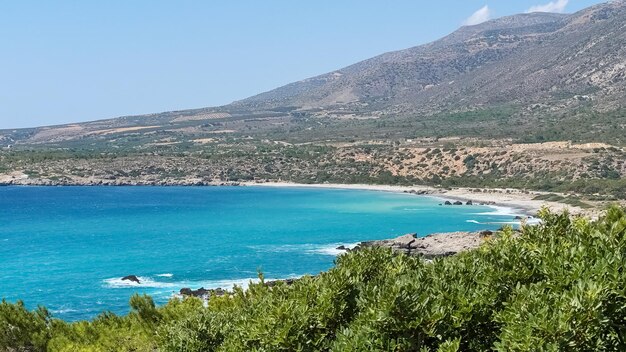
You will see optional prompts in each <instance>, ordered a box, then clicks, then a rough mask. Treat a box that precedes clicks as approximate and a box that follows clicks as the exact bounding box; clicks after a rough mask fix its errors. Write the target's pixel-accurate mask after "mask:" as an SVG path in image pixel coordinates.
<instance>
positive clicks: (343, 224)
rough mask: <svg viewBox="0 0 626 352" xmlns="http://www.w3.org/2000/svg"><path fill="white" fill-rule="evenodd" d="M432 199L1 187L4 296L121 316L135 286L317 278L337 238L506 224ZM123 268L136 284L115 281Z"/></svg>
mask: <svg viewBox="0 0 626 352" xmlns="http://www.w3.org/2000/svg"><path fill="white" fill-rule="evenodd" d="M439 203H441V200H439V199H436V198H428V197H419V196H414V195H408V194H395V193H386V192H376V191H360V190H330V189H309V188H270V187H0V297H4V298H6V299H7V300H9V301H12V302H14V301H16V300H18V299H21V300H23V301H24V302H25V303H26V305H27V306H28V307H31V308H32V307H36V306H37V305H45V306H46V307H48V308H49V309H50V310H51V311H52V312H53V314H54V316H56V317H59V318H62V319H67V320H76V319H89V318H93V317H94V316H96V315H97V314H98V313H100V312H101V311H103V310H110V311H113V312H115V313H126V312H127V311H128V299H129V297H130V296H131V295H132V294H133V293H134V292H140V293H148V294H150V295H152V296H153V297H154V298H155V300H156V301H157V302H158V303H164V302H166V301H167V300H168V298H170V297H171V295H172V293H173V292H178V290H179V289H180V288H182V287H192V288H198V287H200V286H204V287H205V288H215V287H223V288H229V287H232V285H233V283H240V284H244V283H246V282H248V280H249V279H250V278H256V276H257V271H258V270H261V271H262V272H263V273H264V275H265V277H266V278H286V277H296V276H300V275H303V274H316V273H318V272H320V271H323V270H327V269H328V268H330V267H331V266H332V265H333V260H334V259H335V255H336V251H335V250H334V248H335V247H336V246H338V245H339V244H353V243H356V242H359V241H362V240H372V239H382V238H390V237H393V236H397V235H402V234H405V233H409V232H417V233H418V234H420V235H426V234H428V233H433V232H442V231H456V230H477V229H485V228H497V227H499V226H500V225H499V224H496V223H494V222H506V221H510V220H512V216H511V215H500V214H499V213H498V212H495V213H494V212H493V209H491V208H487V207H481V206H439V205H438V204H439ZM468 220H470V222H468ZM471 221H475V222H482V223H483V224H478V223H475V222H471ZM486 222H488V223H492V224H489V225H485V224H484V223H486ZM129 274H134V275H137V276H140V277H141V278H142V280H143V283H142V284H141V285H132V284H129V283H128V282H122V281H120V278H121V277H122V276H125V275H129Z"/></svg>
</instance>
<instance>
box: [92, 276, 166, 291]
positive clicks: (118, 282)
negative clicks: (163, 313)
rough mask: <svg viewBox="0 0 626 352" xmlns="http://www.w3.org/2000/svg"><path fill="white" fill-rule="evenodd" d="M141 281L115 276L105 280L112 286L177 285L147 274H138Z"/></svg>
mask: <svg viewBox="0 0 626 352" xmlns="http://www.w3.org/2000/svg"><path fill="white" fill-rule="evenodd" d="M137 278H138V279H139V282H138V283H137V282H134V281H130V280H122V278H121V277H113V278H110V279H105V280H103V281H104V283H105V284H106V285H107V286H108V287H111V288H126V287H146V288H166V287H175V286H176V285H175V284H174V283H172V282H159V281H155V280H153V279H152V278H149V277H145V276H137Z"/></svg>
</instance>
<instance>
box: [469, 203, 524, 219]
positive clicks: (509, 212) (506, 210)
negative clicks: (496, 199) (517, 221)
mask: <svg viewBox="0 0 626 352" xmlns="http://www.w3.org/2000/svg"><path fill="white" fill-rule="evenodd" d="M489 207H490V208H492V209H494V210H492V211H486V212H480V213H474V215H482V216H489V215H491V216H525V215H526V214H524V212H523V211H522V210H520V209H516V208H511V207H503V206H499V205H489Z"/></svg>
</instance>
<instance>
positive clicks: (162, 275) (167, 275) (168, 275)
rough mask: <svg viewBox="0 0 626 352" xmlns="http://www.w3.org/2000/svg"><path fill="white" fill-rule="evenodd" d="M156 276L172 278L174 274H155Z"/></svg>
mask: <svg viewBox="0 0 626 352" xmlns="http://www.w3.org/2000/svg"><path fill="white" fill-rule="evenodd" d="M156 276H158V277H172V276H174V274H171V273H165V274H157V275H156Z"/></svg>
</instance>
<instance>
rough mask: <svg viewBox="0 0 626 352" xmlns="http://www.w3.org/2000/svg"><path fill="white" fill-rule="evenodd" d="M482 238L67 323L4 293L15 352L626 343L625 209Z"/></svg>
mask: <svg viewBox="0 0 626 352" xmlns="http://www.w3.org/2000/svg"><path fill="white" fill-rule="evenodd" d="M542 217H543V219H544V224H543V225H540V226H535V227H526V228H524V230H523V232H522V234H520V235H516V234H514V232H513V231H512V230H511V229H507V230H504V231H503V232H502V233H500V234H499V235H498V236H497V238H495V239H493V240H490V241H488V242H487V243H485V245H483V246H482V247H481V248H480V249H478V250H474V251H471V252H468V253H464V254H460V255H457V256H454V257H448V258H445V259H438V260H435V261H434V262H432V263H425V262H423V261H420V260H419V259H416V258H411V257H406V256H394V255H392V254H391V253H390V252H389V251H387V250H383V249H372V250H363V251H357V252H353V253H350V254H347V255H344V256H342V257H340V258H338V259H337V265H336V267H334V268H333V269H331V270H329V271H328V272H327V273H324V274H322V275H320V276H318V277H305V278H303V279H301V280H298V281H297V282H296V283H295V284H293V285H291V286H286V285H284V284H282V285H278V286H275V287H273V288H269V287H267V286H265V285H263V284H257V285H251V286H250V288H249V289H248V290H247V291H243V290H236V291H235V293H234V295H233V296H232V297H218V298H213V299H211V300H210V302H209V303H208V305H207V306H203V304H202V302H200V301H199V300H196V299H186V300H184V301H180V300H172V301H171V302H170V303H168V304H167V305H165V306H163V307H155V305H154V303H153V302H152V300H151V299H150V298H149V297H146V296H134V297H133V298H132V299H131V302H130V304H131V307H132V308H133V311H132V312H131V313H130V314H129V315H127V316H124V317H119V316H115V315H113V314H102V315H100V316H99V317H98V318H97V319H95V320H94V321H92V322H76V323H65V322H62V321H59V320H55V319H52V318H51V317H50V315H49V314H48V312H47V311H46V310H45V309H43V308H40V309H38V310H36V311H34V312H29V311H27V310H26V309H25V308H24V307H23V305H21V304H19V303H18V304H9V303H5V302H3V303H2V304H0V350H8V351H15V350H17V351H30V350H32V351H43V350H46V349H47V350H50V351H81V350H83V351H109V350H123V351H153V350H163V351H255V350H256V351H317V350H332V351H379V350H384V351H457V350H463V351H474V350H475V351H482V350H498V351H511V350H513V351H528V350H549V351H558V350H580V351H590V350H606V351H619V350H622V351H623V350H625V349H626V292H625V290H626V271H625V270H624V263H625V259H626V258H625V255H626V215H625V213H624V210H623V209H620V208H617V207H614V208H611V209H610V210H608V212H607V214H606V216H605V217H604V218H602V219H600V220H599V221H596V222H590V221H588V220H586V219H582V218H571V217H570V216H569V215H568V214H566V213H564V214H552V213H549V212H543V214H542Z"/></svg>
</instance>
